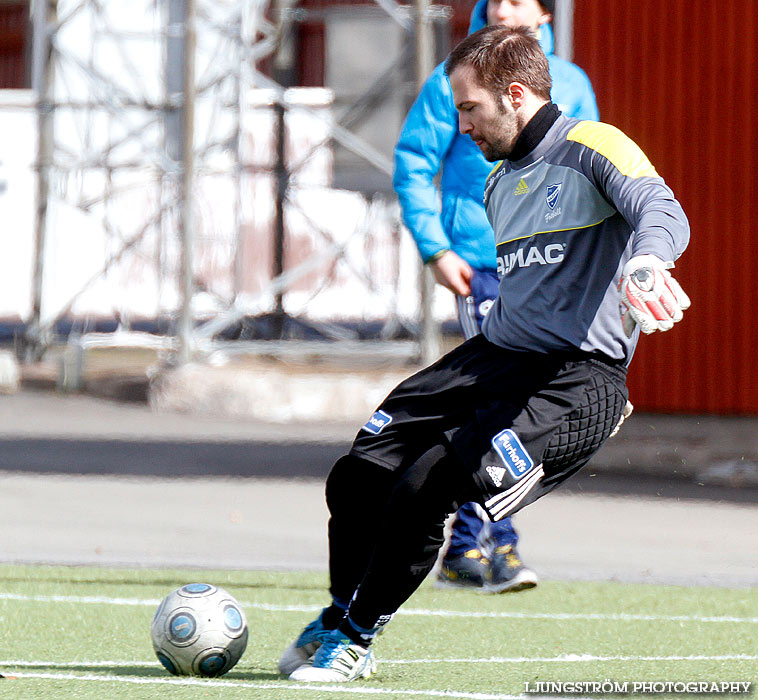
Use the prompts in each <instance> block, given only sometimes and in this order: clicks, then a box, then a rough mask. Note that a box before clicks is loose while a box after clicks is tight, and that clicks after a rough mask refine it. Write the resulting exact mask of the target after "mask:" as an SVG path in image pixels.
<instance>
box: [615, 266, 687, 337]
mask: <svg viewBox="0 0 758 700" xmlns="http://www.w3.org/2000/svg"><path fill="white" fill-rule="evenodd" d="M619 289H620V291H621V320H622V322H623V325H624V333H626V336H627V338H630V337H631V335H632V332H633V331H634V326H635V324H637V325H638V326H639V327H640V330H641V331H642V332H643V333H653V332H654V331H667V330H669V329H670V328H672V327H673V325H674V324H675V323H676V322H677V321H681V320H682V311H684V310H685V309H688V308H689V307H690V299H689V297H688V296H687V295H686V294H685V293H684V291H683V290H682V288H681V287H680V286H679V283H678V282H677V281H676V280H675V279H674V278H673V277H672V276H671V273H670V272H669V271H668V270H667V269H666V263H665V262H663V260H661V259H660V258H658V257H656V256H655V255H637V256H636V257H634V258H632V259H631V260H630V261H629V262H628V263H627V264H626V265H624V269H623V270H622V271H621V282H620V283H619Z"/></svg>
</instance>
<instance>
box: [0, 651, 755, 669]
mask: <svg viewBox="0 0 758 700" xmlns="http://www.w3.org/2000/svg"><path fill="white" fill-rule="evenodd" d="M378 661H379V662H380V663H381V664H382V665H387V666H405V665H409V664H530V663H557V664H566V663H590V662H591V663H599V662H612V661H655V662H660V661H758V654H719V655H716V656H707V655H704V654H690V655H687V656H684V655H673V656H626V655H618V656H595V655H594V654H560V655H558V656H489V657H485V658H445V659H385V658H382V657H380V658H379V659H378ZM84 666H86V667H87V668H98V667H102V668H137V667H148V668H160V669H162V668H163V667H162V666H161V665H160V664H159V663H158V662H157V661H156V660H155V659H153V660H150V661H86V660H85V661H21V660H19V659H0V668H4V669H12V668H81V667H84Z"/></svg>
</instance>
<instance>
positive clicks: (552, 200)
mask: <svg viewBox="0 0 758 700" xmlns="http://www.w3.org/2000/svg"><path fill="white" fill-rule="evenodd" d="M562 188H563V183H562V182H559V183H557V184H555V185H548V186H547V194H546V195H545V201H547V205H548V206H549V207H550V209H555V205H556V204H558V199H559V198H560V196H561V189H562Z"/></svg>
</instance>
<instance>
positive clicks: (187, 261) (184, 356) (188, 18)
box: [178, 0, 196, 364]
mask: <svg viewBox="0 0 758 700" xmlns="http://www.w3.org/2000/svg"><path fill="white" fill-rule="evenodd" d="M184 3H185V5H184V63H183V73H182V75H183V79H182V161H181V165H182V168H181V173H182V179H181V187H180V200H181V201H180V210H179V229H180V232H181V244H182V265H181V283H182V285H181V294H182V307H181V314H180V318H179V329H178V330H179V358H178V359H179V363H180V364H184V363H186V362H189V361H190V359H191V358H192V349H193V328H192V322H193V319H192V299H193V297H194V293H195V282H194V272H193V263H192V241H193V234H194V231H195V227H194V217H193V204H194V198H193V194H192V185H193V182H194V141H195V128H194V127H195V15H196V11H195V0H184Z"/></svg>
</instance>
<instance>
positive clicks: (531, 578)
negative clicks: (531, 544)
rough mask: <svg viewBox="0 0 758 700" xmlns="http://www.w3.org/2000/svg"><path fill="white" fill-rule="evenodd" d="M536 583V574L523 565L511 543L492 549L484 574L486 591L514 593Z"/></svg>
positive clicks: (531, 586) (532, 586)
mask: <svg viewBox="0 0 758 700" xmlns="http://www.w3.org/2000/svg"><path fill="white" fill-rule="evenodd" d="M536 585H537V574H536V573H534V571H532V570H531V569H530V568H529V567H527V566H525V565H524V562H523V561H521V557H520V556H519V554H518V552H517V551H516V548H515V547H514V546H513V545H510V544H505V545H502V546H500V547H496V548H495V549H494V551H493V552H492V556H491V558H490V565H489V570H488V571H487V574H486V586H485V589H486V591H487V592H489V593H515V592H516V591H525V590H527V589H529V588H534V587H535V586H536Z"/></svg>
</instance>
